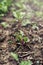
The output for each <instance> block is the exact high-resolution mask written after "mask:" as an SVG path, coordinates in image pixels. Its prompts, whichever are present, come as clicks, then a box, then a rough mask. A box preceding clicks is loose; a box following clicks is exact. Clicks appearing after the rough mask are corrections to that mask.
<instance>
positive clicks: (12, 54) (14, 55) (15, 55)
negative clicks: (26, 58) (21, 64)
mask: <svg viewBox="0 0 43 65" xmlns="http://www.w3.org/2000/svg"><path fill="white" fill-rule="evenodd" d="M11 56H12V57H13V58H14V59H15V60H16V61H18V60H19V58H18V54H16V53H13V52H11Z"/></svg>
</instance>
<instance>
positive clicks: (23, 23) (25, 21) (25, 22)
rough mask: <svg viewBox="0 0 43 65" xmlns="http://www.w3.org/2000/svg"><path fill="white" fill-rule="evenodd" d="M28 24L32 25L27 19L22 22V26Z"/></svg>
mask: <svg viewBox="0 0 43 65" xmlns="http://www.w3.org/2000/svg"><path fill="white" fill-rule="evenodd" d="M28 24H29V25H30V24H31V22H30V21H29V20H28V19H25V20H23V21H22V26H26V25H28Z"/></svg>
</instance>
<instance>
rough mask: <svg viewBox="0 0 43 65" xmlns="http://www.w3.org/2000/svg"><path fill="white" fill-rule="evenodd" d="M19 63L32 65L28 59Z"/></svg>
mask: <svg viewBox="0 0 43 65" xmlns="http://www.w3.org/2000/svg"><path fill="white" fill-rule="evenodd" d="M19 65H32V62H31V61H30V60H28V61H21V63H20V64H19Z"/></svg>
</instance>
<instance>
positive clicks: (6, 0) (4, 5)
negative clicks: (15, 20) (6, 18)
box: [0, 0, 11, 16]
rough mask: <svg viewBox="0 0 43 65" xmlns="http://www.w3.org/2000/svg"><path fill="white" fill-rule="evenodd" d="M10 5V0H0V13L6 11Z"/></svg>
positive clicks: (2, 13)
mask: <svg viewBox="0 0 43 65" xmlns="http://www.w3.org/2000/svg"><path fill="white" fill-rule="evenodd" d="M10 5H11V0H1V1H0V15H1V16H2V15H4V14H5V13H6V12H7V11H8V8H9V6H10Z"/></svg>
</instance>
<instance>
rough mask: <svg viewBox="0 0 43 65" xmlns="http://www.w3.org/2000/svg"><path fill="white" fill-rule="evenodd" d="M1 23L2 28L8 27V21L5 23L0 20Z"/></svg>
mask: <svg viewBox="0 0 43 65" xmlns="http://www.w3.org/2000/svg"><path fill="white" fill-rule="evenodd" d="M1 25H2V26H3V27H4V28H7V27H9V24H8V23H6V22H2V23H1Z"/></svg>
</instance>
